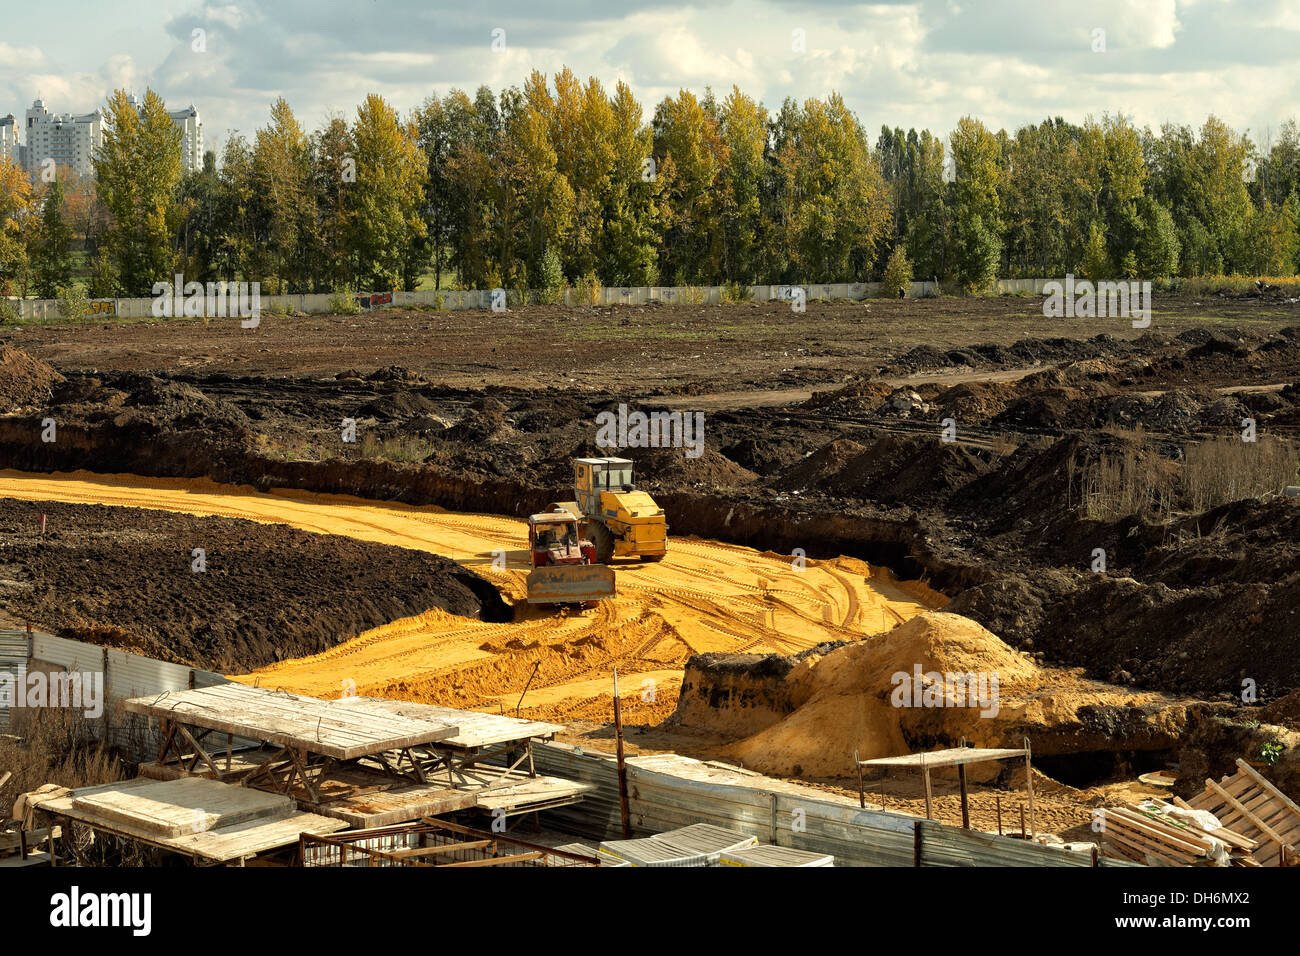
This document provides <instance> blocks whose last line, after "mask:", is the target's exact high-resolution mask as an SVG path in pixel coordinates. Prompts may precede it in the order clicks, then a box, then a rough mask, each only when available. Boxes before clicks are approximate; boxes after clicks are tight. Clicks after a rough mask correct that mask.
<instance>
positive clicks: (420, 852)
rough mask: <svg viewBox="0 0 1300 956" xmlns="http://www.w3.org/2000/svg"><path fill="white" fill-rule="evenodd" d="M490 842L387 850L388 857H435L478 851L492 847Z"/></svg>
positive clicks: (478, 841) (474, 841) (477, 841)
mask: <svg viewBox="0 0 1300 956" xmlns="http://www.w3.org/2000/svg"><path fill="white" fill-rule="evenodd" d="M492 844H493V841H492V840H466V841H464V842H463V843H444V844H442V846H413V847H409V848H407V849H405V850H389V851H388V854H389V856H396V857H402V858H406V857H409V856H437V855H438V854H440V853H456V852H459V851H461V850H480V849H482V848H483V847H488V846H492Z"/></svg>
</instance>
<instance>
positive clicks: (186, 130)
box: [167, 103, 203, 172]
mask: <svg viewBox="0 0 1300 956" xmlns="http://www.w3.org/2000/svg"><path fill="white" fill-rule="evenodd" d="M167 115H168V116H170V117H171V118H172V122H173V123H175V124H176V127H177V128H178V129H179V130H180V131H181V165H182V166H183V167H184V168H185V169H187V170H189V171H191V172H201V171H202V169H203V120H201V119H199V111H198V110H197V109H195V108H194V104H193V103H191V104H190V105H189V106H187V107H185V109H183V110H177V111H176V112H174V113H172V112H169V113H168V114H167Z"/></svg>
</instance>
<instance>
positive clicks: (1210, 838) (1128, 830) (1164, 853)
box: [1102, 806, 1256, 866]
mask: <svg viewBox="0 0 1300 956" xmlns="http://www.w3.org/2000/svg"><path fill="white" fill-rule="evenodd" d="M1102 813H1103V814H1104V818H1105V826H1106V829H1105V841H1106V848H1107V851H1108V852H1111V851H1114V852H1115V853H1117V854H1118V855H1119V856H1122V857H1126V858H1128V859H1130V860H1135V861H1137V862H1139V863H1149V864H1154V865H1157V866H1211V865H1214V860H1213V858H1212V857H1211V855H1210V854H1211V852H1212V851H1213V849H1214V847H1215V845H1216V842H1217V843H1221V844H1223V845H1224V846H1226V847H1227V849H1228V855H1229V858H1230V860H1231V862H1232V864H1234V865H1238V866H1251V865H1254V859H1253V857H1252V856H1251V853H1252V852H1253V851H1254V849H1255V847H1256V843H1255V841H1254V840H1252V839H1250V838H1249V837H1247V836H1245V835H1243V834H1240V833H1235V832H1233V831H1231V830H1229V829H1226V828H1223V827H1216V828H1215V829H1212V830H1205V829H1202V828H1201V827H1199V826H1197V825H1196V824H1194V823H1192V822H1190V821H1186V820H1178V819H1176V818H1173V817H1167V816H1163V815H1162V814H1159V813H1155V812H1151V811H1147V810H1142V809H1140V808H1139V807H1137V806H1128V807H1107V808H1106V809H1105V810H1103V811H1102Z"/></svg>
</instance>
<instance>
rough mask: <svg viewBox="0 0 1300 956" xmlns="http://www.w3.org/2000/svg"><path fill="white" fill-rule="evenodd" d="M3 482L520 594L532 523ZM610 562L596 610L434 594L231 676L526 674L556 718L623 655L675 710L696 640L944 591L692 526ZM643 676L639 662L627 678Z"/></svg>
mask: <svg viewBox="0 0 1300 956" xmlns="http://www.w3.org/2000/svg"><path fill="white" fill-rule="evenodd" d="M0 496H2V497H9V498H16V499H21V500H26V501H65V502H74V503H97V504H105V505H120V506H125V507H135V508H152V509H161V510H166V511H176V512H182V513H186V514H191V515H215V516H222V517H231V518H245V519H249V520H252V521H259V522H264V523H279V524H288V525H292V526H294V527H296V528H300V529H303V530H306V531H313V532H319V533H324V534H339V535H346V536H350V537H354V538H358V539H361V540H366V541H375V542H380V543H384V544H390V545H397V546H399V547H406V548H414V549H419V550H425V551H432V552H435V553H438V554H442V555H445V556H447V557H449V558H452V559H454V560H456V561H459V562H461V563H462V564H464V565H465V566H467V567H471V568H473V569H474V570H475V571H477V572H479V573H480V574H482V575H483V576H484V577H486V578H488V579H489V580H491V581H492V582H493V583H494V584H496V585H497V586H498V587H499V588H500V589H501V590H502V593H503V594H504V595H505V596H506V597H507V599H509V600H511V601H520V600H521V599H522V597H523V594H524V585H523V581H524V576H525V574H526V573H527V552H526V551H525V545H526V540H527V539H526V535H527V532H526V525H525V524H524V522H522V521H519V520H516V519H513V518H506V517H501V516H497V515H478V514H457V513H449V512H446V511H442V510H441V509H438V508H435V507H430V506H424V507H414V506H410V505H402V504H395V503H391V502H378V501H367V500H364V499H360V498H353V497H348V496H340V495H317V494H307V493H300V492H294V491H287V490H280V491H275V492H272V493H263V492H258V491H255V490H253V489H251V488H247V487H233V486H225V485H219V484H216V483H214V482H211V481H207V480H189V479H150V478H139V477H135V476H125V475H118V476H105V475H93V474H89V473H85V472H79V473H75V474H70V475H65V474H58V475H35V474H24V473H20V472H14V471H0ZM498 552H501V553H498ZM494 558H495V561H494ZM502 558H504V567H502V566H501V564H502V560H501V559H502ZM616 572H617V576H618V597H617V598H616V599H615V600H612V601H606V602H602V603H601V604H599V605H598V606H596V607H595V608H593V609H591V610H587V611H583V612H576V611H563V610H561V611H557V610H552V609H539V608H536V607H530V606H528V605H526V604H522V603H519V604H518V605H517V607H516V613H515V620H514V622H512V623H509V624H489V623H484V622H479V621H472V620H467V619H465V618H461V617H457V616H455V615H451V614H447V613H445V612H443V611H440V610H436V609H435V610H432V611H429V612H428V613H426V614H423V615H419V616H417V617H413V618H406V619H403V620H400V621H395V622H393V623H391V624H388V625H385V626H383V627H379V628H376V629H374V630H371V631H367V632H365V633H364V634H361V635H359V636H358V637H356V638H355V639H354V640H351V641H349V642H347V643H345V644H342V645H340V646H338V647H335V648H333V649H331V650H329V651H326V652H324V653H322V654H319V655H315V656H313V657H309V658H301V659H297V660H291V661H287V662H283V663H280V664H276V665H272V666H270V667H267V668H263V669H261V670H259V671H255V672H254V673H252V674H249V675H247V676H246V677H245V678H241V679H246V680H248V681H250V682H259V683H261V684H263V685H265V686H276V687H283V688H284V689H286V690H290V691H296V692H301V693H308V694H316V695H321V696H335V695H337V694H339V693H341V692H343V690H344V689H351V688H353V687H355V690H356V692H357V693H359V694H372V695H383V696H398V697H404V698H408V699H413V700H423V701H429V702H436V703H444V704H455V705H459V706H471V707H487V708H490V709H495V708H497V707H498V706H505V705H506V701H509V702H510V703H513V702H514V701H513V700H512V699H511V695H512V694H513V695H518V694H519V693H520V692H522V691H523V689H524V686H525V685H526V684H527V683H528V681H529V678H530V677H532V684H531V686H530V687H529V698H526V699H525V704H524V707H525V709H528V708H534V711H533V712H534V713H535V714H536V713H540V712H542V711H544V712H545V713H546V714H548V715H549V716H551V717H553V718H561V719H564V718H568V717H571V716H579V715H581V716H589V710H590V707H589V705H590V704H591V703H592V702H593V701H594V699H595V698H597V697H598V696H599V695H600V694H601V693H602V690H601V687H600V684H601V681H600V680H599V679H600V678H604V677H607V676H608V674H609V671H610V668H611V667H612V666H614V665H618V666H619V668H620V672H622V673H626V674H628V675H629V678H631V675H633V674H643V673H650V672H653V678H652V679H653V681H654V685H653V686H654V687H655V693H654V694H651V695H648V696H649V697H650V698H651V700H650V701H649V702H648V706H645V707H642V708H638V709H639V710H640V711H641V713H640V715H639V716H640V718H642V719H657V718H662V717H663V716H666V715H667V713H669V712H671V710H672V707H673V704H674V703H675V701H676V696H677V686H676V683H674V680H676V681H677V682H679V681H680V673H681V668H682V666H683V664H684V663H685V661H686V658H687V657H688V656H689V655H690V654H692V653H703V652H710V651H713V652H741V651H746V652H756V653H766V652H772V651H776V652H781V653H790V652H793V651H798V650H802V649H804V648H808V647H812V646H814V645H816V644H818V643H820V642H822V641H828V640H846V639H856V638H860V637H862V636H864V635H869V634H875V633H880V632H882V631H885V630H889V629H890V628H892V627H893V626H894V625H895V624H897V623H899V622H900V621H904V620H907V619H908V618H910V617H911V616H913V615H915V614H917V613H919V612H920V611H922V610H924V609H927V608H935V607H940V606H942V605H943V604H944V603H946V599H945V598H944V597H943V596H942V595H940V594H938V593H936V592H933V591H931V590H930V589H929V588H927V587H925V586H924V585H922V584H919V583H916V582H898V581H896V580H895V579H894V578H893V577H892V575H890V574H889V572H888V571H885V570H883V569H879V568H873V567H871V566H869V565H867V564H865V563H864V562H861V561H858V560H856V559H853V558H845V557H840V558H835V559H833V560H829V561H814V560H811V559H809V560H807V562H806V566H805V567H804V569H803V570H797V569H796V568H795V567H794V563H793V562H792V560H791V559H790V558H789V557H787V556H781V555H776V554H771V553H766V554H765V553H762V552H758V551H754V550H753V549H750V548H744V547H739V546H735V545H729V544H723V543H720V542H716V541H706V540H702V539H698V538H694V537H675V538H673V540H672V542H671V544H670V546H669V555H668V558H667V559H666V560H664V561H663V562H660V563H656V564H639V563H631V564H627V563H621V564H619V565H617V566H616ZM534 670H536V674H534ZM673 675H676V677H675V678H674V676H673ZM642 685H643V680H642V679H641V678H637V679H635V680H634V681H633V682H632V683H631V685H630V686H634V687H637V688H641V687H642ZM644 696H645V695H643V697H644Z"/></svg>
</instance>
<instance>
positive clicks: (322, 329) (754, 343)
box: [0, 295, 1300, 394]
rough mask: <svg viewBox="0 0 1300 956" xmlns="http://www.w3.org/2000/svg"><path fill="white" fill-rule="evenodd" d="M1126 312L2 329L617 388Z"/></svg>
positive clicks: (803, 376) (332, 364) (238, 360)
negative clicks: (1067, 315) (1076, 315)
mask: <svg viewBox="0 0 1300 956" xmlns="http://www.w3.org/2000/svg"><path fill="white" fill-rule="evenodd" d="M1297 322H1300V304H1296V303H1288V302H1287V301H1286V300H1284V299H1278V300H1274V301H1261V300H1255V299H1230V298H1219V297H1215V296H1201V297H1194V296H1179V295H1173V296H1168V297H1162V296H1158V297H1156V299H1155V302H1154V305H1153V312H1152V319H1151V328H1150V329H1149V330H1145V331H1152V332H1163V333H1164V334H1166V335H1175V334H1177V333H1179V332H1182V331H1185V330H1186V329H1189V328H1196V327H1205V326H1207V324H1208V325H1209V326H1210V327H1214V326H1218V325H1227V326H1242V327H1251V326H1254V327H1267V326H1269V325H1273V324H1288V323H1292V324H1294V323H1297ZM1142 331H1144V330H1138V329H1134V328H1133V327H1132V325H1131V322H1130V321H1129V320H1127V319H1124V318H1104V319H1097V318H1093V319H1049V318H1045V317H1044V316H1043V314H1042V299H1041V298H1040V297H1036V296H1027V297H996V298H985V299H979V298H977V299H966V298H943V297H940V298H933V299H915V300H895V299H868V300H865V301H861V302H815V301H814V302H809V303H808V305H807V312H805V313H803V314H799V313H794V312H792V311H791V309H790V307H789V306H788V305H786V304H783V303H779V302H764V303H742V304H738V305H730V306H617V307H577V308H572V309H570V308H563V307H553V306H530V307H527V308H523V309H516V310H512V311H511V312H509V313H506V314H496V313H492V312H487V311H479V310H472V311H455V312H451V311H446V312H403V311H397V310H392V311H381V312H375V313H369V314H363V315H357V316H303V317H296V318H277V317H275V316H270V315H263V316H262V320H261V325H260V326H259V327H258V328H257V329H256V330H247V329H241V328H240V326H239V323H238V322H237V321H234V320H230V321H225V320H221V319H214V320H211V321H209V322H203V321H202V320H198V319H193V320H189V319H186V320H179V319H169V320H158V321H123V322H120V323H111V324H104V325H93V326H85V325H82V326H66V325H52V326H44V327H43V326H25V327H21V328H18V329H14V330H13V331H8V330H6V329H4V328H3V327H0V342H3V341H8V343H9V344H11V345H14V346H15V347H18V348H21V349H23V350H25V351H27V352H29V353H30V354H32V355H34V356H36V357H37V358H40V359H44V360H45V361H47V362H49V363H50V364H52V365H54V366H55V367H56V368H59V369H92V368H93V369H103V370H108V369H116V370H124V371H157V370H168V371H172V372H187V373H193V374H203V373H211V372H224V373H227V374H232V375H289V374H292V375H325V374H329V375H333V374H334V373H336V372H339V371H341V370H343V369H348V368H355V369H357V370H358V371H361V372H363V373H365V372H368V371H372V370H374V369H377V368H383V367H385V366H389V365H400V366H404V367H406V368H408V369H411V370H412V371H414V372H417V373H420V374H422V375H423V376H425V377H426V378H428V379H430V380H432V381H437V382H439V383H442V384H445V385H448V386H451V387H471V388H472V387H481V386H514V387H520V388H544V387H548V386H563V387H571V388H578V389H584V388H598V389H608V390H611V391H628V390H634V391H636V392H637V393H639V394H646V393H649V392H653V391H656V390H658V391H663V392H674V391H681V390H684V389H688V388H689V390H690V391H691V392H694V393H698V392H700V391H707V392H720V391H728V390H740V389H746V390H749V389H762V390H767V389H777V388H787V389H794V390H802V389H806V388H808V386H810V385H822V386H824V385H828V384H833V383H837V382H842V381H844V379H845V378H846V376H861V375H863V374H866V373H869V372H871V371H873V370H874V369H875V367H876V366H878V365H879V364H880V363H881V362H883V361H885V360H886V359H887V358H890V357H893V356H897V355H901V354H902V353H904V352H906V351H908V350H909V349H911V348H913V347H914V346H917V345H933V346H938V347H941V348H959V347H963V346H969V345H975V344H979V343H995V344H1001V345H1010V344H1011V343H1013V342H1016V341H1018V340H1021V339H1029V338H1052V337H1056V336H1069V337H1071V338H1089V337H1091V336H1094V335H1102V334H1105V335H1112V336H1115V337H1117V338H1136V337H1137V336H1139V335H1140V334H1142Z"/></svg>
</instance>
